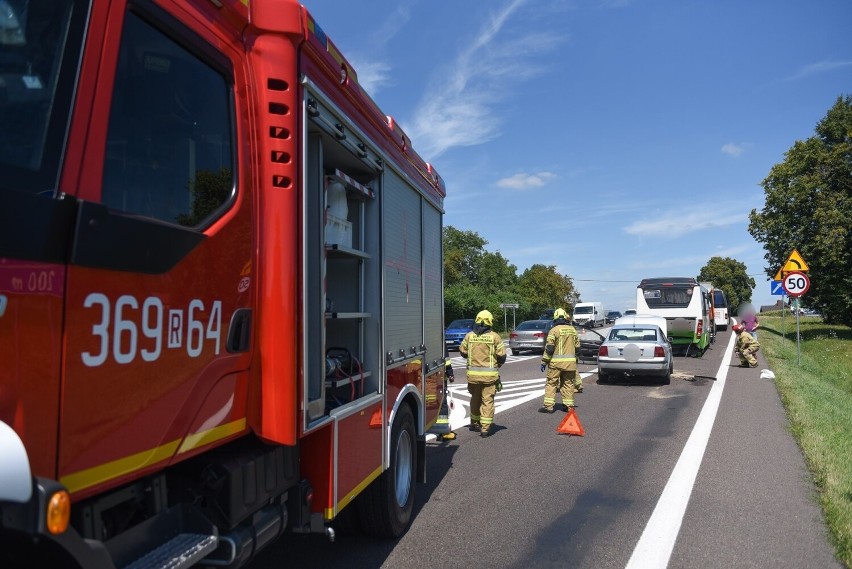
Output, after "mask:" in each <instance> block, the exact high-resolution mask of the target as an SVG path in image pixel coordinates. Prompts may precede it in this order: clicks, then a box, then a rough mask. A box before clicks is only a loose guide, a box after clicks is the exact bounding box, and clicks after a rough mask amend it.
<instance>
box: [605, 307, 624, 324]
mask: <svg viewBox="0 0 852 569" xmlns="http://www.w3.org/2000/svg"><path fill="white" fill-rule="evenodd" d="M616 318H621V312H618V311H617V310H610V311H609V312H607V313H606V323H607V324H612V323H613V322H615V319H616Z"/></svg>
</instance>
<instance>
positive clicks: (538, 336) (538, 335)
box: [535, 332, 544, 338]
mask: <svg viewBox="0 0 852 569" xmlns="http://www.w3.org/2000/svg"><path fill="white" fill-rule="evenodd" d="M535 337H536V338H544V332H536V333H535Z"/></svg>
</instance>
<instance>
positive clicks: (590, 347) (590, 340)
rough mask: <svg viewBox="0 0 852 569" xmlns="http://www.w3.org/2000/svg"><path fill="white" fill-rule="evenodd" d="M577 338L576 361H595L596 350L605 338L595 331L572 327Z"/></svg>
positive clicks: (582, 327) (596, 356)
mask: <svg viewBox="0 0 852 569" xmlns="http://www.w3.org/2000/svg"><path fill="white" fill-rule="evenodd" d="M574 329H575V330H577V336H579V338H580V347H579V348H578V349H577V361H578V362H583V361H597V359H598V349H599V348H600V347H601V344H603V342H604V340H605V338H604V337H603V336H602V335H601V334H600V333H598V332H597V331H596V330H592V329H591V328H586V327H585V326H574Z"/></svg>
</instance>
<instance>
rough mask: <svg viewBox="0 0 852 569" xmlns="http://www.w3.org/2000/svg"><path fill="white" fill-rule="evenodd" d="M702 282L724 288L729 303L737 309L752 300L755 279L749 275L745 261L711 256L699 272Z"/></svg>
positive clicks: (699, 278)
mask: <svg viewBox="0 0 852 569" xmlns="http://www.w3.org/2000/svg"><path fill="white" fill-rule="evenodd" d="M698 280H699V281H701V282H706V281H709V282H712V283H713V286H714V287H716V288H718V289H722V292H724V293H725V296H726V297H727V298H728V305H729V306H731V307H732V308H734V309H736V308H737V307H738V306H739V305H741V304H742V303H744V302H751V292H752V290H753V289H754V285H755V283H754V279H753V278H751V277H750V276H748V269H747V268H746V266H745V263H741V262H740V261H737V260H736V259H731V258H730V257H725V258H722V257H711V258H710V260H709V261H707V264H706V265H704V266H703V267H701V272H700V273H698Z"/></svg>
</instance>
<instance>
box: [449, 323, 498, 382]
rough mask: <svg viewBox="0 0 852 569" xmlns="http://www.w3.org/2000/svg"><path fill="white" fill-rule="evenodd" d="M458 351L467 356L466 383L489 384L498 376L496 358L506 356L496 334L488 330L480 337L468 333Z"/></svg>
mask: <svg viewBox="0 0 852 569" xmlns="http://www.w3.org/2000/svg"><path fill="white" fill-rule="evenodd" d="M459 351H460V352H461V353H462V354H467V381H468V382H469V383H491V382H493V381H495V380H496V379H497V376H498V374H499V371H498V370H499V368H500V365H499V363H498V361H497V357H498V356H505V355H506V346H505V345H504V344H503V338H501V337H500V335H499V334H497V332H494V331H491V330H489V331H488V332H485V333H484V334H482V335H477V334H475V333H473V332H468V333H467V335H466V336H465V337H464V340H462V343H461V346H460V348H459Z"/></svg>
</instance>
